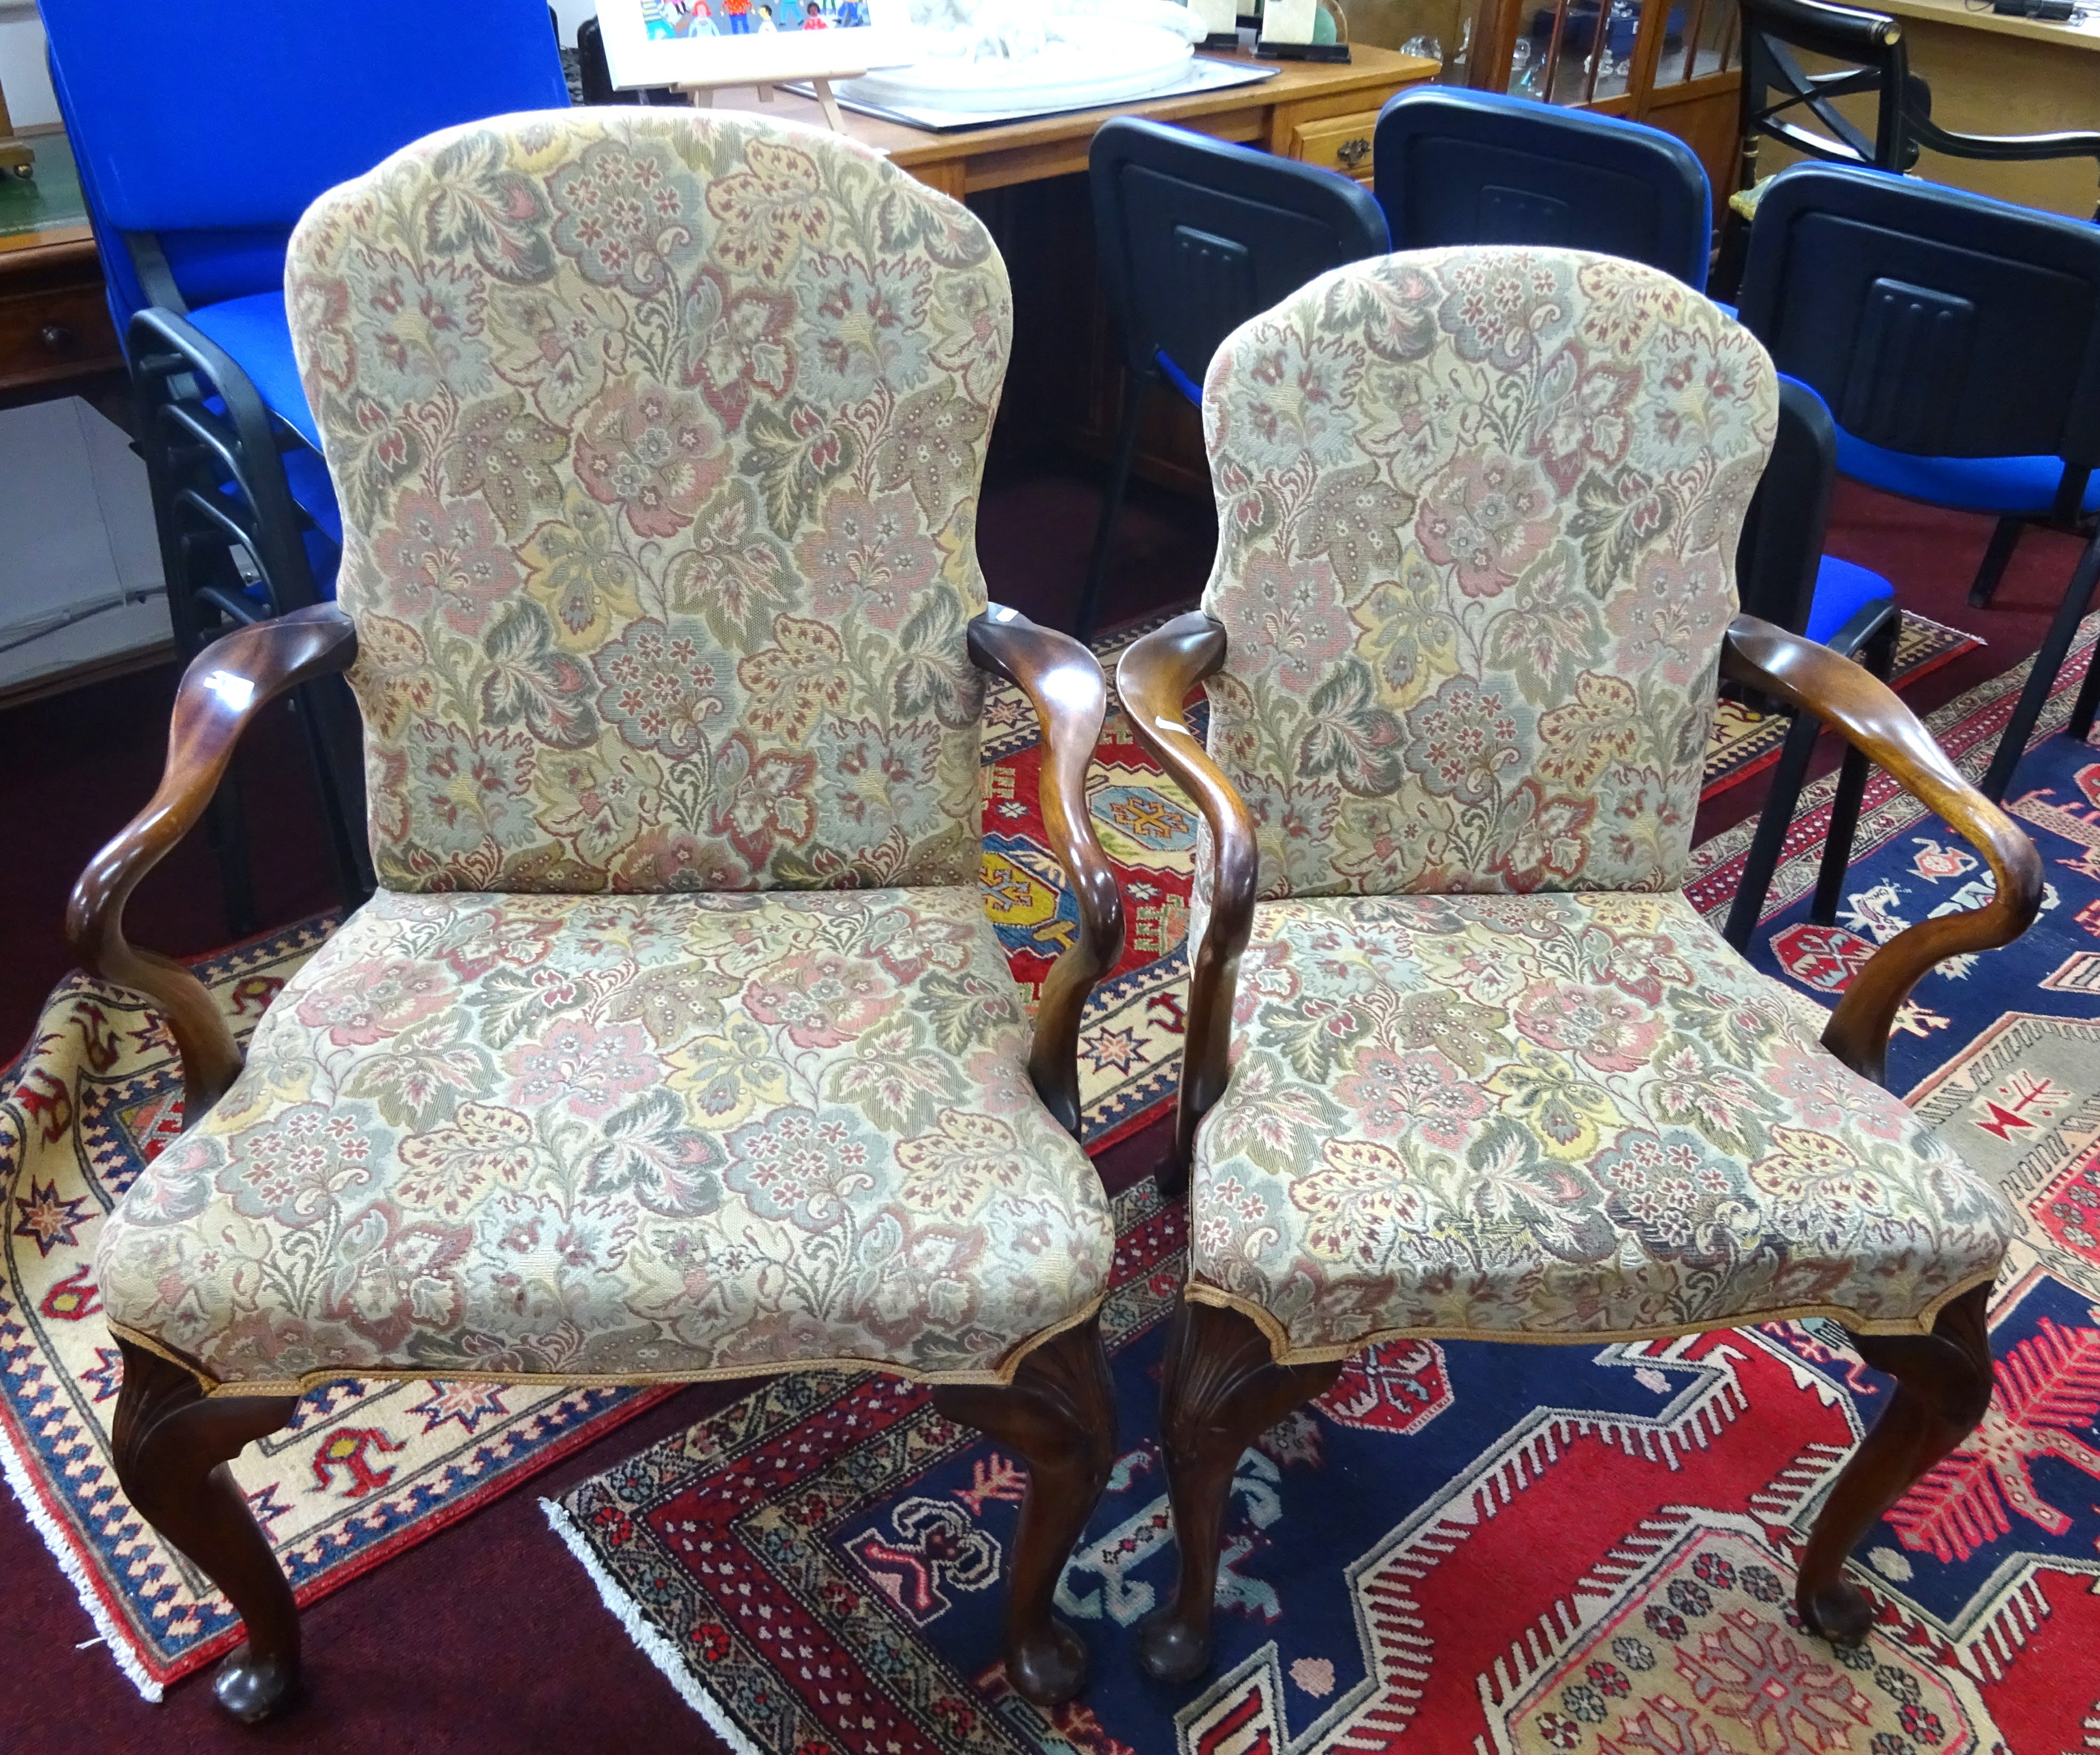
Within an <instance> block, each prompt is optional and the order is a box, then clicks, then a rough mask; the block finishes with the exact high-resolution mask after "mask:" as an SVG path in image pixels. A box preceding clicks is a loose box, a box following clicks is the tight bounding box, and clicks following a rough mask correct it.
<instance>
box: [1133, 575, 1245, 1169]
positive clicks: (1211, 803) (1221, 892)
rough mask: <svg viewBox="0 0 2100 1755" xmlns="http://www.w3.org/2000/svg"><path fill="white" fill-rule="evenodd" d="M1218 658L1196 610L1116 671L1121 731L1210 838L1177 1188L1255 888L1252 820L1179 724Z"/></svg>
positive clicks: (1177, 1134) (1206, 1091)
mask: <svg viewBox="0 0 2100 1755" xmlns="http://www.w3.org/2000/svg"><path fill="white" fill-rule="evenodd" d="M1224 660H1225V630H1224V627H1223V626H1220V624H1219V623H1218V622H1216V621H1213V620H1212V619H1211V617H1209V616H1207V615H1205V614H1204V613H1203V612H1202V611H1200V610H1198V611H1196V612H1192V613H1191V614H1189V615H1185V616H1177V617H1175V619H1174V620H1173V621H1170V622H1168V623H1167V625H1166V626H1164V627H1162V628H1159V629H1158V630H1155V631H1154V632H1153V633H1150V634H1146V635H1145V638H1144V639H1140V640H1139V641H1137V642H1136V643H1135V644H1134V645H1132V647H1131V648H1130V649H1129V650H1128V651H1127V652H1125V653H1124V654H1123V659H1122V661H1121V662H1120V663H1119V664H1118V665H1117V666H1116V692H1117V693H1118V695H1119V696H1122V698H1123V711H1124V712H1125V713H1126V714H1128V715H1129V718H1130V723H1131V729H1132V731H1133V732H1136V734H1137V740H1138V741H1139V742H1140V743H1141V744H1143V745H1145V748H1146V749H1148V750H1149V751H1150V752H1151V753H1152V756H1153V758H1154V760H1155V761H1157V762H1158V764H1159V765H1160V767H1162V768H1164V769H1165V770H1166V771H1167V773H1168V774H1169V775H1170V776H1172V778H1173V780H1174V782H1175V784H1176V785H1178V786H1179V787H1180V789H1182V791H1184V792H1185V793H1186V794H1188V795H1189V798H1190V799H1191V800H1192V801H1193V802H1194V804H1195V806H1196V808H1197V809H1198V811H1202V814H1203V820H1204V822H1205V823H1206V824H1208V825H1209V828H1210V831H1211V849H1210V852H1211V865H1210V870H1209V871H1208V872H1207V873H1204V872H1198V873H1197V883H1198V886H1202V884H1203V882H1204V881H1205V879H1206V878H1208V880H1209V891H1210V904H1211V911H1210V916H1209V918H1208V920H1207V922H1206V924H1205V927H1204V931H1203V935H1202V940H1201V942H1200V943H1198V944H1194V945H1193V946H1191V947H1190V957H1189V1019H1188V1031H1189V1033H1188V1039H1187V1046H1186V1049H1185V1059H1184V1060H1183V1062H1182V1066H1181V1103H1180V1112H1179V1115H1178V1116H1177V1118H1176V1123H1175V1129H1174V1152H1175V1156H1174V1165H1175V1169H1174V1172H1173V1174H1170V1175H1169V1176H1167V1178H1165V1181H1166V1183H1168V1184H1172V1185H1174V1186H1177V1187H1178V1186H1179V1183H1180V1176H1181V1174H1184V1173H1185V1171H1186V1169H1187V1166H1188V1165H1189V1151H1190V1148H1191V1147H1192V1146H1193V1144H1194V1143H1195V1138H1196V1126H1197V1124H1198V1122H1200V1121H1202V1119H1203V1117H1204V1116H1205V1115H1206V1114H1207V1113H1208V1112H1209V1110H1210V1108H1211V1105H1212V1104H1213V1103H1215V1102H1216V1101H1217V1100H1218V1099H1219V1098H1220V1097H1221V1096H1223V1095H1224V1090H1225V1080H1226V1078H1227V1076H1229V1072H1230V1069H1231V1049H1232V1025H1233V995H1234V992H1235V990H1236V989H1237V985H1238V981H1239V966H1240V953H1242V951H1244V950H1245V949H1246V942H1247V935H1248V933H1249V932H1251V931H1252V930H1253V927H1254V902H1255V886H1256V885H1257V883H1258V882H1259V881H1260V860H1259V858H1258V856H1257V854H1256V851H1255V835H1254V819H1253V818H1252V817H1251V816H1248V814H1247V808H1246V805H1245V804H1244V803H1243V802H1241V798H1240V795H1239V794H1238V793H1237V792H1235V791H1234V790H1233V785H1232V783H1231V782H1230V781H1229V780H1227V779H1226V778H1225V776H1224V773H1223V772H1222V771H1220V769H1219V767H1218V765H1217V764H1216V763H1215V762H1213V761H1212V760H1211V757H1210V753H1209V752H1208V751H1207V750H1206V749H1204V748H1203V746H1202V745H1201V744H1199V743H1198V742H1197V741H1196V738H1195V734H1194V733H1193V732H1191V731H1190V730H1189V724H1188V721H1187V720H1186V719H1185V718H1183V717H1182V713H1183V704H1184V703H1185V701H1187V700H1188V698H1189V690H1190V689H1192V688H1193V687H1195V686H1196V685H1197V684H1198V683H1200V682H1202V680H1203V679H1204V678H1205V677H1207V676H1209V675H1211V674H1212V673H1213V672H1214V671H1215V670H1217V668H1218V667H1219V665H1221V664H1223V663H1224Z"/></svg>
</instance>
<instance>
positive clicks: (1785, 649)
mask: <svg viewBox="0 0 2100 1755" xmlns="http://www.w3.org/2000/svg"><path fill="white" fill-rule="evenodd" d="M1721 672H1722V674H1723V675H1724V676H1726V677H1728V678H1730V679H1732V680H1734V681H1736V682H1740V683H1748V684H1749V686H1750V687H1753V688H1756V689H1761V690H1762V691H1763V692H1765V693H1766V694H1768V695H1774V696H1779V697H1780V698H1781V699H1782V700H1784V701H1786V702H1787V703H1788V704H1789V705H1791V706H1793V707H1795V708H1798V709H1802V710H1807V712H1810V713H1812V714H1815V716H1816V717H1817V718H1820V719H1821V720H1822V721H1823V723H1824V724H1826V725H1828V726H1829V727H1831V728H1832V729H1833V731H1836V732H1838V733H1839V735H1841V736H1842V737H1844V738H1845V739H1846V741H1847V742H1849V743H1851V745H1853V746H1854V747H1855V749H1860V751H1862V752H1863V753H1864V754H1865V755H1866V756H1867V757H1868V759H1870V760H1871V761H1873V763H1875V765H1876V766H1877V767H1881V768H1883V769H1885V770H1886V771H1887V772H1888V773H1889V775H1890V776H1891V777H1893V778H1894V779H1895V781H1896V783H1897V784H1898V785H1900V786H1901V787H1902V788H1903V789H1904V791H1906V792H1908V793H1909V794H1911V796H1912V797H1913V798H1917V800H1919V801H1920V802H1921V803H1924V804H1926V805H1929V806H1930V807H1931V808H1932V809H1934V810H1935V811H1938V812H1939V814H1940V815H1941V816H1943V817H1944V818H1945V819H1946V820H1947V821H1948V823H1949V824H1951V825H1952V827H1953V828H1954V829H1956V831H1957V833H1960V834H1961V836H1962V837H1963V838H1965V840H1967V841H1968V842H1970V844H1971V845H1972V846H1974V847H1975V849H1976V850H1977V851H1978V852H1979V853H1981V854H1982V855H1983V857H1984V859H1985V860H1988V862H1989V864H1990V867H1991V874H1992V877H1993V878H1996V880H1997V894H1996V895H1994V896H1992V899H1991V900H1989V901H1988V902H1987V903H1986V904H1984V905H1983V907H1981V908H1969V909H1966V910H1965V911H1963V912H1962V913H1958V914H1943V915H1941V916H1939V917H1938V918H1936V919H1932V920H1921V921H1920V922H1918V923H1917V925H1916V926H1911V927H1909V928H1908V929H1906V930H1905V931H1902V932H1899V933H1898V934H1897V935H1896V936H1895V938H1893V939H1890V940H1889V941H1888V943H1887V944H1884V945H1882V947H1881V948H1880V949H1879V950H1877V951H1876V952H1875V953H1874V954H1873V956H1872V957H1869V958H1868V960H1867V961H1866V963H1865V965H1864V966H1863V967H1862V968H1861V969H1860V972H1859V973H1858V974H1857V975H1854V976H1853V978H1852V980H1851V985H1850V986H1848V987H1847V988H1846V989H1845V997H1843V998H1842V1000H1840V1001H1838V1009H1837V1010H1835V1011H1834V1012H1833V1013H1832V1014H1831V1017H1830V1024H1829V1028H1828V1029H1826V1030H1825V1031H1824V1032H1823V1045H1824V1047H1826V1048H1828V1049H1829V1050H1830V1051H1831V1053H1832V1054H1835V1055H1836V1056H1837V1057H1838V1059H1840V1060H1842V1061H1843V1062H1844V1063H1846V1065H1847V1066H1848V1067H1850V1068H1852V1070H1853V1071H1854V1072H1859V1073H1861V1074H1864V1076H1866V1077H1868V1078H1870V1079H1872V1080H1873V1081H1875V1083H1877V1084H1881V1083H1883V1082H1885V1076H1886V1071H1887V1063H1888V1051H1889V1032H1890V1030H1891V1029H1893V1028H1895V1016H1896V1011H1897V1009H1898V1008H1899V1006H1901V1005H1902V1004H1903V1002H1904V999H1905V997H1907V996H1908V994H1909V992H1910V990H1911V989H1912V988H1913V987H1915V986H1916V985H1917V981H1918V978H1919V977H1920V976H1921V975H1924V974H1925V973H1926V970H1929V969H1930V968H1931V967H1932V966H1933V965H1934V964H1935V963H1936V962H1939V961H1941V959H1943V958H1944V957H1953V956H1956V955H1958V954H1959V953H1962V952H1965V951H1988V950H1995V949H1996V948H1998V946H2000V945H2001V944H2011V943H2012V941H2013V940H2014V939H2017V938H2018V936H2019V935H2021V934H2022V933H2023V932H2025V931H2027V927H2028V926H2030V925H2031V924H2032V922H2033V920H2034V917H2035V915H2036V913H2037V912H2038V911H2039V910H2040V907H2041V858H2040V855H2038V854H2037V853H2036V851H2035V847H2034V843H2033V842H2032V841H2030V840H2028V839H2027V836H2026V834H2025V833H2023V831H2022V829H2020V827H2019V825H2018V824H2016V823H2014V821H2013V820H2012V819H2011V818H2010V817H2009V816H2006V815H2005V812H2004V811H2001V810H2000V809H1999V808H1998V807H1997V806H1996V805H1995V804H1993V803H1992V802H1991V801H1990V800H1989V799H1988V798H1985V797H1984V796H1983V794H1982V793H1981V792H1979V791H1978V790H1977V789H1976V788H1975V787H1974V786H1973V785H1970V783H1969V782H1968V781H1967V780H1964V779H1963V778H1962V777H1961V775H1960V774H1959V773H1958V772H1957V771H1956V769H1955V767H1954V764H1953V763H1952V762H1951V761H1949V760H1948V757H1947V753H1946V752H1945V751H1944V750H1943V749H1941V748H1940V747H1939V745H1938V744H1937V743H1935V741H1934V740H1933V738H1932V734H1931V733H1930V732H1927V731H1926V728H1925V727H1924V726H1923V725H1922V724H1921V723H1919V721H1918V718H1917V714H1913V712H1912V711H1911V710H1910V709H1909V708H1908V707H1906V706H1905V705H1904V704H1903V703H1902V702H1901V701H1899V700H1897V699H1896V697H1895V693H1894V692H1892V691H1891V690H1890V688H1889V687H1888V686H1887V685H1886V683H1882V682H1880V681H1878V680H1877V679H1876V678H1874V677H1873V676H1872V675H1870V674H1868V672H1866V671H1865V670H1862V669H1861V668H1860V666H1859V665H1856V664H1854V663H1852V662H1851V661H1850V660H1849V659H1845V658H1841V657H1839V656H1838V655H1837V654H1836V653H1835V652H1832V651H1830V650H1829V648H1827V647H1824V646H1819V645H1816V644H1814V643H1811V642H1810V641H1808V640H1805V639H1802V638H1801V637H1800V636H1799V635H1798V634H1788V633H1785V632H1782V631H1781V630H1780V629H1778V628H1776V627H1774V626H1772V625H1771V623H1770V622H1769V621H1758V619H1757V617H1754V616H1738V617H1736V620H1735V621H1734V623H1733V624H1732V626H1730V628H1729V630H1728V635H1727V642H1726V643H1725V644H1724V645H1723V648H1722V655H1721Z"/></svg>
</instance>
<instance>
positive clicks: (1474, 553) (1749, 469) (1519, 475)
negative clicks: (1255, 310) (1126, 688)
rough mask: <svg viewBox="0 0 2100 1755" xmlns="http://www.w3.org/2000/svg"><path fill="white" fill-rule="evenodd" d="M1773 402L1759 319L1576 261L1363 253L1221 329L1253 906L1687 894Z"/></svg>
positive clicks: (1223, 550) (1240, 769)
mask: <svg viewBox="0 0 2100 1755" xmlns="http://www.w3.org/2000/svg"><path fill="white" fill-rule="evenodd" d="M1776 405H1777V404H1776V381H1775V378H1774V375H1773V372H1772V368H1771V361H1770V360H1769V359H1768V358H1767V356H1766V354H1765V351H1764V349H1763V348H1762V347H1761V346H1760V345H1759V344H1758V342H1757V340H1756V339H1755V338H1754V337H1752V336H1751V334H1749V331H1748V330H1746V329H1743V328H1741V327H1740V326H1739V325H1737V324H1736V323H1735V322H1733V321H1732V320H1730V319H1729V318H1727V316H1723V314H1722V313H1721V312H1720V311H1718V309H1717V308H1716V307H1714V305H1712V304H1711V303H1709V302H1708V301H1707V300H1706V299H1705V298H1701V296H1700V295H1699V294H1696V293H1694V292H1692V291H1691V290H1689V289H1688V288H1687V287H1686V286H1684V285H1683V284H1682V283H1681V282H1679V281H1675V280H1673V279H1672V278H1671V277H1670V276H1668V275H1665V274H1663V273H1661V272H1657V270H1655V269H1652V268H1649V267H1643V266H1642V265H1641V264H1639V263H1632V262H1625V261H1621V260H1618V259H1615V258H1611V257H1604V256H1592V255H1587V254H1582V253H1580V252H1577V251H1572V250H1523V249H1511V248H1500V247H1496V248H1489V247H1476V248H1469V249H1463V250H1423V251H1413V252H1409V253H1407V254H1401V255H1396V256H1392V257H1387V258H1384V259H1378V260H1373V261H1369V262H1362V263H1354V264H1352V265H1351V266H1349V267H1344V268H1340V269H1337V270H1336V271H1335V272H1333V273H1331V274H1328V275H1326V276H1322V277H1321V278H1320V279H1318V280H1316V281H1312V282H1311V283H1310V284H1309V285H1307V286H1306V287H1304V289H1303V290H1300V291H1299V292H1298V293H1295V294H1293V295H1292V296H1291V297H1290V298H1286V299H1285V300H1284V301H1283V303H1282V304H1280V305H1278V306H1277V307H1276V308H1275V309H1274V310H1273V311H1270V312H1266V313H1265V314H1264V315H1263V316H1259V317H1256V318H1255V319H1254V320H1252V321H1251V322H1250V323H1247V324H1246V325H1243V326H1242V328H1240V329H1238V330H1237V331H1236V332H1234V334H1233V335H1231V336H1230V337H1229V338H1227V340H1226V342H1225V343H1224V346H1223V347H1221V348H1220V350H1219V351H1218V354H1217V356H1216V358H1215V360H1213V361H1212V362H1211V370H1210V377H1209V381H1208V382H1207V385H1206V387H1205V391H1204V396H1203V418H1204V426H1205V431H1206V437H1207V443H1208V445H1209V450H1210V457H1211V475H1212V478H1213V480H1214V481H1215V484H1216V488H1217V494H1218V508H1219V527H1220V538H1219V545H1218V557H1217V564H1216V567H1215V570H1214V571H1213V572H1212V573H1211V581H1210V585H1209V588H1208V590H1207V592H1206V594H1205V596H1204V599H1203V607H1204V608H1205V609H1207V611H1208V612H1210V613H1211V615H1212V616H1214V617H1216V618H1217V619H1218V620H1219V621H1221V622H1222V623H1224V627H1225V630H1226V634H1227V636H1228V647H1227V651H1226V654H1225V659H1224V668H1223V670H1221V671H1220V673H1218V674H1215V675H1214V676H1213V677H1212V678H1211V679H1210V681H1209V683H1208V688H1209V693H1210V709H1211V723H1210V732H1209V748H1210V751H1211V756H1212V757H1213V758H1215V760H1216V761H1217V763H1219V765H1220V767H1222V768H1223V769H1224V773H1225V776H1226V777H1227V778H1228V779H1229V780H1230V781H1231V783H1232V785H1233V786H1234V787H1235V788H1236V789H1237V790H1238V792H1239V794H1240V795H1241V796H1242V798H1244V799H1245V801H1246V805H1247V807H1248V809H1249V810H1250V811H1251V813H1252V815H1253V818H1254V821H1255V832H1256V838H1257V841H1258V843H1259V847H1260V860H1261V886H1262V888H1261V893H1262V894H1263V895H1270V896H1275V895H1299V896H1305V895H1344V894H1380V893H1390V892H1399V891H1540V890H1577V889H1600V890H1657V891H1660V890H1671V889H1675V888H1677V887H1678V886H1679V885H1680V884H1681V883H1682V882H1683V873H1684V871H1685V868H1686V860H1687V853H1688V851H1689V848H1690V844H1691V834H1692V816H1693V812H1694V810H1695V808H1696V805H1697V802H1698V798H1699V786H1700V766H1701V754H1702V752H1703V750H1704V749H1705V740H1706V735H1707V732H1708V728H1709V726H1710V722H1711V719H1712V715H1713V707H1714V674H1715V670H1716V666H1717V665H1718V661H1719V656H1720V649H1721V639H1722V635H1723V632H1724V631H1725V630H1726V629H1727V624H1728V621H1729V619H1730V617H1732V615H1733V614H1734V612H1735V609H1736V592H1735V578H1734V572H1735V550H1736V537H1737V535H1738V533H1739V532H1740V528H1741V524H1742V519H1743V514H1744V512H1745V510H1746V508H1747V506H1748V505H1749V498H1750V494H1751V492H1752V490H1753V489H1754V488H1755V487H1756V485H1757V481H1758V475H1759V474H1760V473H1761V472H1762V469H1763V467H1764V461H1765V457H1766V454H1767V451H1768V450H1769V449H1770V447H1771V438H1772V434H1773V431H1774V428H1775V423H1776ZM1208 863H1209V862H1208V860H1199V862H1198V867H1199V869H1205V868H1207V864H1208Z"/></svg>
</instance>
